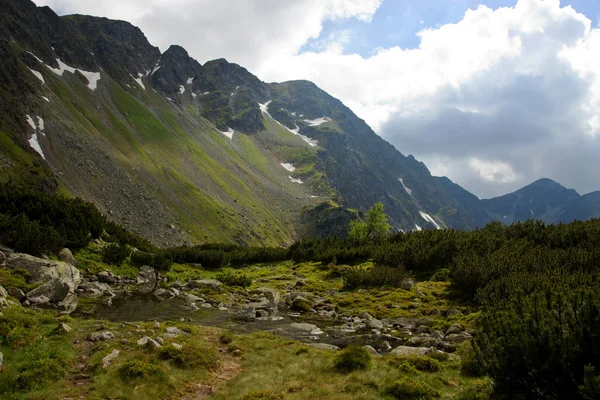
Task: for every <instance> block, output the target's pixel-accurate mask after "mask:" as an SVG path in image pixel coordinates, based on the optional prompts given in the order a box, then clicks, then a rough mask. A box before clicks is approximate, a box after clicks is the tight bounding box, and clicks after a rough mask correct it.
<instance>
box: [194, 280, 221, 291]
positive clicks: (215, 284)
mask: <svg viewBox="0 0 600 400" xmlns="http://www.w3.org/2000/svg"><path fill="white" fill-rule="evenodd" d="M188 286H191V287H193V288H196V289H220V288H221V286H223V283H222V282H221V281H218V280H216V279H196V280H193V281H189V282H188Z"/></svg>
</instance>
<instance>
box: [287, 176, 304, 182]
mask: <svg viewBox="0 0 600 400" xmlns="http://www.w3.org/2000/svg"><path fill="white" fill-rule="evenodd" d="M288 178H290V180H291V181H292V182H293V183H299V184H303V183H304V182H302V180H300V179H294V178H292V177H291V176H288Z"/></svg>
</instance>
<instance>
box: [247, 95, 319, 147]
mask: <svg viewBox="0 0 600 400" xmlns="http://www.w3.org/2000/svg"><path fill="white" fill-rule="evenodd" d="M271 102H272V100H269V101H267V102H266V103H263V104H261V103H258V106H259V107H260V111H262V113H263V114H265V115H267V116H268V117H269V118H271V119H272V120H273V121H275V122H277V123H278V124H279V125H281V126H282V127H284V128H285V129H287V130H288V131H290V132H292V133H293V134H294V135H296V136H298V137H299V138H301V139H302V140H304V141H305V142H306V143H308V145H309V146H310V147H317V145H318V144H319V142H318V141H316V140H313V139H311V138H309V137H308V136H305V135H301V134H300V127H299V126H298V125H296V128H294V129H290V128H288V127H287V126H285V125H283V124H282V123H281V122H279V121H277V120H276V119H275V118H273V117H271V114H269V104H271Z"/></svg>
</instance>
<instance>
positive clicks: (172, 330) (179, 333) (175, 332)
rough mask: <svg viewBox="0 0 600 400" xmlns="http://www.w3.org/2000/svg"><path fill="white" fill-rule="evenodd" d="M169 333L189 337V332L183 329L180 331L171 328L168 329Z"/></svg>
mask: <svg viewBox="0 0 600 400" xmlns="http://www.w3.org/2000/svg"><path fill="white" fill-rule="evenodd" d="M167 333H171V334H174V335H187V332H186V331H184V330H183V329H179V328H177V327H176V326H170V327H168V328H167Z"/></svg>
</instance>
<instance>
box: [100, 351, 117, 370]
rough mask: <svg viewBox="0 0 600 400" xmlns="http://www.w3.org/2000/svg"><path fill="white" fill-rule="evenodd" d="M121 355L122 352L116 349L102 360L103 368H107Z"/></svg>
mask: <svg viewBox="0 0 600 400" xmlns="http://www.w3.org/2000/svg"><path fill="white" fill-rule="evenodd" d="M119 354H121V352H120V351H119V350H117V349H114V350H113V351H111V352H110V354H108V355H107V356H105V357H103V358H102V368H107V367H108V366H109V365H111V364H112V362H113V361H114V360H115V359H116V358H117V357H118V356H119Z"/></svg>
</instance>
